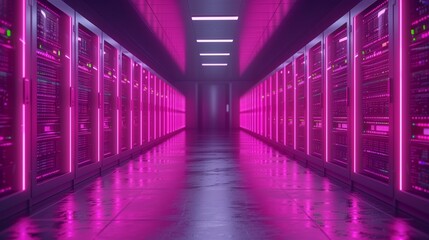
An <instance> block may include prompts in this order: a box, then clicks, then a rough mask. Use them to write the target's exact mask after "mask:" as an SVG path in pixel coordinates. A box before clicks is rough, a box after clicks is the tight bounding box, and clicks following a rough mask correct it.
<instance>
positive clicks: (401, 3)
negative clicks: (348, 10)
mask: <svg viewBox="0 0 429 240" xmlns="http://www.w3.org/2000/svg"><path fill="white" fill-rule="evenodd" d="M403 17H404V0H400V1H399V190H400V191H403V189H404V188H403V175H404V169H403V164H404V162H403V161H404V159H403V157H404V156H403V152H402V151H403V147H404V142H403V141H404V139H403V138H404V129H403V124H404V123H403V118H402V116H403V107H404V106H403V97H404V96H403V90H404V89H403V81H404V76H403V74H404V72H403V71H404V69H403V65H402V63H403V60H404V45H403V44H404V36H405V33H404V26H403V25H404V23H403V22H404V19H403ZM390 94H392V93H390Z"/></svg>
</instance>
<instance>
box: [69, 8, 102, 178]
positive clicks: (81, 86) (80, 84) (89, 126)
mask: <svg viewBox="0 0 429 240" xmlns="http://www.w3.org/2000/svg"><path fill="white" fill-rule="evenodd" d="M74 26H75V30H74V32H76V33H77V34H76V35H77V36H76V37H77V41H76V52H75V54H74V56H76V57H75V58H74V60H75V61H76V62H75V66H76V68H77V71H76V73H77V76H76V79H75V84H76V88H75V92H74V93H73V94H74V95H75V96H76V102H77V104H76V115H77V116H76V119H77V121H75V122H74V129H77V139H76V141H77V142H76V143H75V144H76V146H77V147H76V149H77V154H76V160H75V161H76V166H75V168H76V179H77V180H78V181H79V180H80V179H81V178H83V176H88V175H90V174H95V173H97V171H94V170H95V169H96V168H99V167H100V166H101V161H100V121H101V98H100V97H101V96H100V94H101V89H100V85H101V84H100V46H101V45H100V39H101V31H100V30H99V29H98V28H96V27H95V26H94V25H92V24H91V23H90V22H89V21H87V20H86V19H85V18H83V17H82V16H80V15H78V14H76V23H75V24H74Z"/></svg>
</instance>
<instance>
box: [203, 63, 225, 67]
mask: <svg viewBox="0 0 429 240" xmlns="http://www.w3.org/2000/svg"><path fill="white" fill-rule="evenodd" d="M201 65H202V66H203V67H226V66H228V63H203V64H201Z"/></svg>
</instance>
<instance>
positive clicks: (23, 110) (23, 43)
mask: <svg viewBox="0 0 429 240" xmlns="http://www.w3.org/2000/svg"><path fill="white" fill-rule="evenodd" d="M21 4H22V8H21V10H22V12H21V14H22V19H21V21H22V29H21V31H22V39H21V43H22V79H25V76H26V74H25V70H26V65H25V62H26V56H25V54H26V51H25V45H26V43H25V39H26V34H25V33H26V32H25V31H26V28H25V23H26V19H27V18H26V11H25V9H26V8H25V5H26V1H25V0H23V1H21ZM24 84H25V82H24ZM25 118H26V114H25V102H24V103H23V104H22V173H21V175H22V190H23V191H25V189H26V188H27V183H26V177H25V173H26V169H27V166H26V158H27V157H26V154H25V153H26V152H25V150H26V148H27V147H26V144H25V143H26V139H27V134H26V124H25Z"/></svg>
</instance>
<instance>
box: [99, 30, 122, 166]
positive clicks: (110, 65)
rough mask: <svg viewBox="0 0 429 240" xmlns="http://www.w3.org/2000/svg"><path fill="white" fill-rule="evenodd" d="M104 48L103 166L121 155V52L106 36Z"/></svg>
mask: <svg viewBox="0 0 429 240" xmlns="http://www.w3.org/2000/svg"><path fill="white" fill-rule="evenodd" d="M104 39H105V40H104V46H103V73H104V74H103V88H102V89H103V94H102V95H103V114H102V115H103V147H102V149H103V150H102V151H103V164H104V163H105V161H107V160H106V159H107V158H111V157H112V156H114V155H116V154H119V122H120V121H119V102H118V100H117V99H118V98H119V81H118V74H119V71H118V68H119V61H118V58H119V51H118V47H115V45H116V46H117V44H115V43H114V41H113V40H111V39H109V38H108V37H107V36H104Z"/></svg>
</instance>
